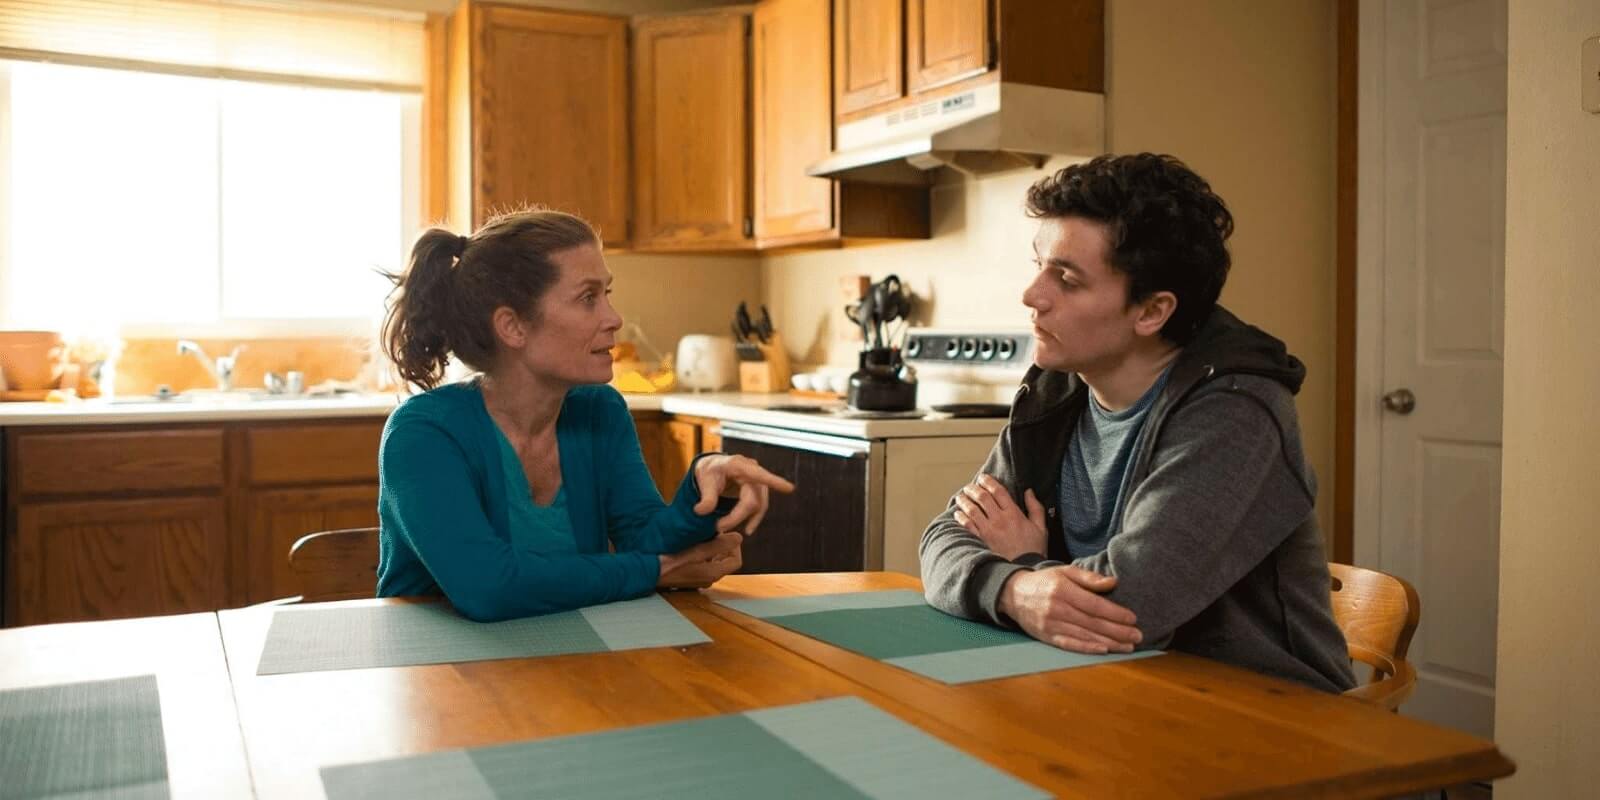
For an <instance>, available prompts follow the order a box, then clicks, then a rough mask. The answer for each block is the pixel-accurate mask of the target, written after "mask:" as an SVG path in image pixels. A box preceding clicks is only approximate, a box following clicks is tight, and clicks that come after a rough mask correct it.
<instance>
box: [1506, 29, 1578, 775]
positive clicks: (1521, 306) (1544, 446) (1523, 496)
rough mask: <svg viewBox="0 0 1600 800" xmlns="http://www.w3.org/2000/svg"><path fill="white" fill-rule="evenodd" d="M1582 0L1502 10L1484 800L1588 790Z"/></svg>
mask: <svg viewBox="0 0 1600 800" xmlns="http://www.w3.org/2000/svg"><path fill="white" fill-rule="evenodd" d="M1597 35H1600V3H1596V2H1594V0H1515V1H1514V2H1512V3H1511V4H1510V17H1509V19H1508V39H1507V48H1508V49H1507V54H1508V56H1509V63H1508V65H1507V69H1508V75H1507V85H1506V89H1507V91H1506V95H1507V98H1508V101H1509V102H1508V106H1507V109H1506V195H1507V197H1511V198H1515V202H1509V203H1507V204H1506V327H1505V331H1506V354H1505V356H1506V379H1505V387H1506V391H1505V457H1504V460H1503V469H1502V476H1501V485H1502V494H1501V512H1500V623H1499V661H1498V689H1497V697H1496V703H1495V740H1496V742H1497V743H1499V745H1500V747H1501V749H1503V750H1504V751H1505V752H1506V754H1507V755H1509V756H1511V758H1512V759H1513V760H1515V761H1516V762H1517V774H1516V775H1515V776H1514V777H1512V778H1511V779H1510V780H1507V781H1505V782H1503V783H1502V784H1498V785H1497V786H1496V787H1495V796H1496V797H1501V796H1504V797H1508V798H1519V797H1528V798H1545V797H1589V796H1592V795H1593V794H1594V792H1595V787H1596V786H1600V759H1596V758H1595V753H1596V750H1597V746H1600V745H1597V742H1600V682H1597V681H1596V680H1595V675H1596V674H1600V626H1597V625H1596V624H1595V621H1594V609H1595V608H1597V607H1600V537H1597V536H1596V535H1595V524H1596V520H1597V519H1600V494H1596V492H1595V490H1594V476H1595V475H1596V474H1600V407H1597V406H1596V404H1595V398H1596V397H1600V377H1597V376H1600V372H1597V371H1596V364H1595V357H1596V356H1595V353H1596V348H1595V328H1594V313H1595V309H1596V308H1600V284H1597V283H1596V282H1595V281H1594V271H1595V269H1596V267H1597V266H1600V223H1597V220H1600V115H1594V114H1587V113H1584V112H1583V110H1582V109H1581V108H1580V106H1579V102H1578V98H1579V74H1578V64H1579V61H1578V52H1579V45H1580V44H1581V43H1582V41H1583V40H1584V38H1586V37H1589V36H1597Z"/></svg>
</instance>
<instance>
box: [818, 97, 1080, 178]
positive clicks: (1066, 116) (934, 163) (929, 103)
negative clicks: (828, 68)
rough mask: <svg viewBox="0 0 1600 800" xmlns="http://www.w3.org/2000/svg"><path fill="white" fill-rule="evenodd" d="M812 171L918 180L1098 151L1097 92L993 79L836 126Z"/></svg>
mask: <svg viewBox="0 0 1600 800" xmlns="http://www.w3.org/2000/svg"><path fill="white" fill-rule="evenodd" d="M835 141H836V142H837V148H838V149H836V150H835V151H834V153H833V154H832V155H831V156H829V157H828V158H825V159H823V160H822V161H819V162H817V163H815V164H812V165H811V166H810V167H808V168H806V174H807V175H811V176H812V177H817V178H834V179H837V180H841V181H856V182H860V183H883V184H897V185H912V186H926V185H928V184H931V183H932V182H933V180H934V176H935V174H936V172H937V171H938V169H939V168H940V167H949V168H951V169H953V170H956V171H957V172H960V173H963V174H965V175H970V176H980V175H987V174H990V173H994V172H1001V171H1004V170H1009V169H1016V168H1018V167H1026V166H1032V167H1039V166H1041V165H1043V164H1044V162H1045V161H1046V160H1048V159H1049V158H1050V157H1051V156H1058V155H1064V156H1082V157H1086V158H1087V157H1091V156H1096V155H1099V154H1100V153H1102V152H1104V150H1105V95H1103V94H1100V93H1098V92H1080V91H1073V90H1070V89H1054V88H1050V87H1045V86H1033V85H1029V84H1021V83H1005V82H1001V81H996V82H993V83H988V84H984V85H982V86H976V87H968V88H965V89H963V90H961V91H957V92H952V93H948V94H943V95H938V96H934V97H930V98H928V99H927V100H925V101H923V102H920V103H917V104H916V105H910V106H903V107H899V108H896V109H894V110H891V111H886V112H884V113H881V114H876V115H873V116H870V117H864V118H862V119H858V120H855V121H852V122H847V123H844V124H842V125H840V126H839V128H838V132H837V135H836V136H835Z"/></svg>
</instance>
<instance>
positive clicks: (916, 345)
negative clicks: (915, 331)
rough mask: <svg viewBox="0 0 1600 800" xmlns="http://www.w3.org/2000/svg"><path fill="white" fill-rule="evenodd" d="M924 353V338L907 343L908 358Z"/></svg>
mask: <svg viewBox="0 0 1600 800" xmlns="http://www.w3.org/2000/svg"><path fill="white" fill-rule="evenodd" d="M919 355H922V340H921V339H912V340H911V341H909V342H907V343H906V358H916V357H917V356H919Z"/></svg>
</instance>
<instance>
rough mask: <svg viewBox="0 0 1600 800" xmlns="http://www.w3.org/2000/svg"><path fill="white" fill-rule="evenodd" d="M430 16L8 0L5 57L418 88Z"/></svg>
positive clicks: (234, 0) (1, 41)
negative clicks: (426, 23)
mask: <svg viewBox="0 0 1600 800" xmlns="http://www.w3.org/2000/svg"><path fill="white" fill-rule="evenodd" d="M423 22H424V20H423V16H422V15H421V14H418V13H411V12H401V11H390V10H385V9H371V8H362V7H355V6H349V5H338V4H334V3H312V2H306V1H305V0H299V1H296V0H0V58H12V59H23V60H37V61H59V62H62V63H76V64H84V65H88V66H103V67H120V68H127V69H143V70H148V71H156V72H172V73H177V74H185V75H201V76H212V77H228V78H240V79H246V80H263V81H285V82H293V83H306V84H316V85H326V86H340V87H349V88H361V87H365V88H374V89H384V90H391V91H410V92H414V91H419V90H420V89H421V87H422V83H423V70H424V62H425V47H426V44H425V41H424V36H423Z"/></svg>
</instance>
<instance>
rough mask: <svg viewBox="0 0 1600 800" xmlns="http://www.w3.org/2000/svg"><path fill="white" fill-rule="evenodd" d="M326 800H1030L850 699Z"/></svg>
mask: <svg viewBox="0 0 1600 800" xmlns="http://www.w3.org/2000/svg"><path fill="white" fill-rule="evenodd" d="M322 784H323V788H324V789H325V790H326V791H327V794H328V800H353V799H354V798H381V799H382V800H408V799H409V798H419V800H420V799H421V798H429V799H430V800H431V799H432V798H445V797H448V798H459V799H460V800H495V799H498V800H506V799H507V798H524V797H525V798H535V797H537V798H639V799H640V800H644V799H645V798H677V797H682V798H695V799H696V800H720V799H721V798H729V799H730V800H732V798H748V797H827V798H841V799H845V800H847V799H848V798H873V800H878V799H880V798H929V797H960V798H980V797H981V798H996V800H1009V798H1036V797H1048V795H1047V794H1045V793H1043V792H1040V791H1039V790H1037V789H1036V788H1034V787H1032V786H1030V785H1028V784H1025V783H1022V782H1021V781H1018V780H1017V779H1015V778H1013V777H1011V776H1009V775H1007V774H1005V773H1003V772H1000V771H998V770H996V769H994V768H993V767H990V766H988V765H987V764H984V763H982V762H980V761H978V760H977V759H975V758H972V757H971V756H968V755H967V754H965V753H963V752H961V751H960V750H957V749H956V748H954V747H951V746H949V745H947V744H945V743H944V742H942V741H940V740H938V739H935V738H933V737H932V736H929V735H927V734H926V733H923V732H922V731H920V730H918V729H916V728H914V727H912V726H910V725H907V724H906V723H904V722H902V721H900V720H899V719H896V718H895V717H892V716H890V715H888V714H886V713H884V712H882V711H879V710H878V709H877V708H875V707H873V706H871V705H869V704H867V703H866V702H864V701H862V700H860V699H859V698H855V697H844V698H837V699H834V700H822V701H818V702H814V703H805V704H802V705H797V706H785V707H781V708H772V709H764V710H761V711H750V712H746V713H743V714H730V715H727V716H720V717H709V718H704V719H695V720H688V721H685V722H674V723H667V724H664V725H649V726H644V727H638V728H625V729H622V730H616V731H606V732H603V733H594V734H588V735H584V736H569V737H562V738H557V739H546V740H543V741H534V742H518V743H516V744H509V745H501V746H497V747H486V748H479V749H475V750H454V751H448V752H441V753H430V754H428V755H423V756H416V757H413V758H404V759H396V760H392V761H378V762H371V763H365V764H350V765H342V766H335V767H325V768H323V770H322Z"/></svg>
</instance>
